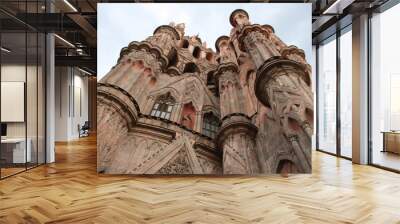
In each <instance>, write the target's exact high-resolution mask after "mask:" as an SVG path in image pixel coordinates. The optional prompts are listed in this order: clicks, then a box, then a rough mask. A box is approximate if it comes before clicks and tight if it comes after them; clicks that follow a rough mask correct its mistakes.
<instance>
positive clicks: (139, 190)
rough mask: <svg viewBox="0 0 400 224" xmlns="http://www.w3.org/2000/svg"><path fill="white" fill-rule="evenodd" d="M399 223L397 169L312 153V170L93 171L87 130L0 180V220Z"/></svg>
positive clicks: (92, 142) (92, 145) (92, 147)
mask: <svg viewBox="0 0 400 224" xmlns="http://www.w3.org/2000/svg"><path fill="white" fill-rule="evenodd" d="M44 222H47V223H216V224H217V223H218V224H219V223H373V224H376V223H385V224H386V223H400V175H398V174H395V173H390V172H387V171H383V170H380V169H377V168H373V167H368V166H358V165H352V164H351V162H350V161H347V160H343V159H337V158H335V157H333V156H330V155H326V154H323V153H318V152H315V153H314V154H313V174H312V175H292V176H289V178H283V177H280V176H268V177H252V178H249V177H162V178H160V177H156V178H154V177H132V176H104V175H98V174H97V173H96V142H95V139H94V138H93V137H91V138H86V139H84V140H81V141H76V142H72V143H70V144H58V145H57V162H56V163H55V164H51V165H47V166H42V167H39V168H36V169H33V170H30V171H28V172H26V173H22V174H19V175H17V176H14V177H11V178H8V179H5V180H2V181H0V223H44Z"/></svg>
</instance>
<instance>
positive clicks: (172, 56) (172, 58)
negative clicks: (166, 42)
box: [168, 48, 178, 67]
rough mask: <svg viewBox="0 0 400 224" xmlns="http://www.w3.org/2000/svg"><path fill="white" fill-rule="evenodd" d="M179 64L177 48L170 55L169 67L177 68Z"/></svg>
mask: <svg viewBox="0 0 400 224" xmlns="http://www.w3.org/2000/svg"><path fill="white" fill-rule="evenodd" d="M177 63H178V53H177V52H176V49H175V48H172V49H171V51H170V52H169V55H168V67H171V66H176V65H177Z"/></svg>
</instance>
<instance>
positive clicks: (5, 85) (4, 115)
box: [0, 32, 31, 177]
mask: <svg viewBox="0 0 400 224" xmlns="http://www.w3.org/2000/svg"><path fill="white" fill-rule="evenodd" d="M26 41H27V39H26V33H25V32H13V33H4V32H3V33H2V34H1V47H2V49H3V50H2V52H1V54H2V55H1V87H0V88H1V125H2V137H1V161H2V166H1V175H2V177H7V176H10V175H13V174H15V173H18V172H21V171H24V170H25V169H26V162H30V156H31V154H30V153H31V151H30V150H29V143H28V144H27V141H26V139H27V136H26V134H27V130H26V128H27V126H26V110H25V108H26V101H25V100H26V89H27V88H26V74H27V66H26V60H27V52H26V50H27V49H26ZM4 49H6V50H4ZM27 146H28V150H27Z"/></svg>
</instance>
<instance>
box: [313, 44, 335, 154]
mask: <svg viewBox="0 0 400 224" xmlns="http://www.w3.org/2000/svg"><path fill="white" fill-rule="evenodd" d="M318 90H319V91H318V95H317V100H318V121H317V122H318V133H317V137H318V139H317V141H318V149H319V150H322V151H326V152H329V153H335V154H336V36H332V37H331V38H329V39H328V40H326V41H325V42H323V43H321V44H320V45H319V47H318Z"/></svg>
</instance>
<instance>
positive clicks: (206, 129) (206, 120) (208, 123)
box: [203, 112, 219, 138]
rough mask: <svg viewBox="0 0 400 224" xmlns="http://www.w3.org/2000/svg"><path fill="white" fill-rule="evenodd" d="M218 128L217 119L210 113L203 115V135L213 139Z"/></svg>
mask: <svg viewBox="0 0 400 224" xmlns="http://www.w3.org/2000/svg"><path fill="white" fill-rule="evenodd" d="M218 127H219V119H218V118H217V117H216V116H215V115H214V114H213V113H211V112H209V113H206V114H204V117H203V134H204V135H206V136H208V137H210V138H215V136H216V135H217V131H218Z"/></svg>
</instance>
